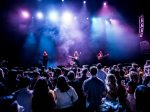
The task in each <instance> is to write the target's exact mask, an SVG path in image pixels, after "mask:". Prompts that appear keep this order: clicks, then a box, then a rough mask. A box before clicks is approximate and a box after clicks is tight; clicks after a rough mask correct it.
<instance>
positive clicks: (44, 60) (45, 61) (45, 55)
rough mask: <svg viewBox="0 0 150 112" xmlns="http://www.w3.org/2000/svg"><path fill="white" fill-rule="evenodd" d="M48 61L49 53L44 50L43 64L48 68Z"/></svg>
mask: <svg viewBox="0 0 150 112" xmlns="http://www.w3.org/2000/svg"><path fill="white" fill-rule="evenodd" d="M47 62H48V54H47V52H46V51H44V52H43V66H45V68H47Z"/></svg>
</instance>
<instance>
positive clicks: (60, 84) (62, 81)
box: [57, 75, 70, 92]
mask: <svg viewBox="0 0 150 112" xmlns="http://www.w3.org/2000/svg"><path fill="white" fill-rule="evenodd" d="M57 88H58V89H60V91H61V92H66V91H68V90H69V88H70V87H69V85H68V83H67V81H66V78H65V77H64V76H62V75H61V76H59V77H58V79H57Z"/></svg>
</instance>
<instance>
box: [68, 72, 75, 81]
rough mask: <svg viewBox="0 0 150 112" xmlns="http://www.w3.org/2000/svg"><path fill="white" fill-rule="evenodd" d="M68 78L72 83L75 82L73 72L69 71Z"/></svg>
mask: <svg viewBox="0 0 150 112" xmlns="http://www.w3.org/2000/svg"><path fill="white" fill-rule="evenodd" d="M67 77H68V79H69V80H70V81H72V80H75V73H74V72H73V71H69V72H68V74H67Z"/></svg>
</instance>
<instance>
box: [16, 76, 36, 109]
mask: <svg viewBox="0 0 150 112" xmlns="http://www.w3.org/2000/svg"><path fill="white" fill-rule="evenodd" d="M18 86H19V88H20V89H19V90H17V91H15V92H14V93H13V95H14V97H15V98H16V100H17V102H18V103H19V105H21V106H23V107H24V112H32V96H33V95H32V91H31V90H29V86H30V78H29V77H27V76H24V77H20V79H19V84H18Z"/></svg>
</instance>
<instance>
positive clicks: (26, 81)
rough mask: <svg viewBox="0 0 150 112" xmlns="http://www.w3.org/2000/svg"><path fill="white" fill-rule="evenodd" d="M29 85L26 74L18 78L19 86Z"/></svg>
mask: <svg viewBox="0 0 150 112" xmlns="http://www.w3.org/2000/svg"><path fill="white" fill-rule="evenodd" d="M29 85H30V78H29V77H28V76H23V77H21V78H20V79H19V86H20V88H25V87H28V86H29Z"/></svg>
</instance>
